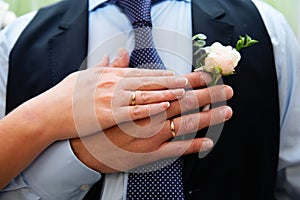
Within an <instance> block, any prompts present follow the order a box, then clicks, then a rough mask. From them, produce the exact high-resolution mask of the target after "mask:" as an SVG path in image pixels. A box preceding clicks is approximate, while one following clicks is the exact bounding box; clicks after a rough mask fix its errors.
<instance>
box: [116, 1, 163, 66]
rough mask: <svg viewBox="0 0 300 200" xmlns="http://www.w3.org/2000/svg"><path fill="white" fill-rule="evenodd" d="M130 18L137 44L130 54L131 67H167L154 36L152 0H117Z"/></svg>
mask: <svg viewBox="0 0 300 200" xmlns="http://www.w3.org/2000/svg"><path fill="white" fill-rule="evenodd" d="M115 4H116V5H117V6H118V7H119V8H121V9H122V10H123V11H124V13H125V14H126V15H127V17H128V18H129V20H130V22H131V24H132V27H133V30H134V36H135V37H134V39H135V45H134V50H133V51H132V53H131V56H130V64H129V65H130V67H134V68H144V69H166V68H165V66H164V64H163V62H162V60H161V59H160V57H159V55H158V53H157V51H156V49H155V47H154V41H153V37H152V22H151V0H131V1H130V0H115Z"/></svg>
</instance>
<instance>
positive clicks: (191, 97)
mask: <svg viewBox="0 0 300 200" xmlns="http://www.w3.org/2000/svg"><path fill="white" fill-rule="evenodd" d="M232 96H233V90H232V88H231V87H230V86H227V85H217V86H213V87H208V88H203V89H198V90H190V91H187V92H186V94H185V95H184V97H183V98H181V99H180V100H178V101H172V102H171V107H170V109H168V111H167V116H168V118H170V117H174V116H176V115H178V114H180V113H184V112H187V111H191V110H194V109H197V108H199V107H202V106H205V105H207V104H211V103H216V102H221V101H226V100H228V99H230V98H232Z"/></svg>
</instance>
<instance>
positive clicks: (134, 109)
mask: <svg viewBox="0 0 300 200" xmlns="http://www.w3.org/2000/svg"><path fill="white" fill-rule="evenodd" d="M169 107H170V103H169V102H161V103H153V104H147V105H136V106H125V107H121V108H120V111H121V112H118V113H119V114H118V116H116V121H117V123H120V122H125V121H134V120H137V119H143V118H146V117H150V116H152V115H156V114H158V113H161V112H164V111H166V110H167V109H168V108H169Z"/></svg>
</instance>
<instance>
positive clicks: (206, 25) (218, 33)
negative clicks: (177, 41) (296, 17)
mask: <svg viewBox="0 0 300 200" xmlns="http://www.w3.org/2000/svg"><path fill="white" fill-rule="evenodd" d="M225 15H226V12H225V10H224V9H223V7H222V6H221V3H220V2H219V1H218V0H193V1H192V25H193V27H192V28H193V35H195V34H198V33H203V34H205V35H206V36H207V40H206V41H207V45H210V44H212V43H213V42H215V41H219V42H221V43H222V44H224V45H228V44H230V43H231V41H232V40H233V31H234V26H233V25H232V24H230V23H228V22H226V21H224V16H225ZM195 59H196V58H195V57H194V58H193V63H195ZM193 69H194V67H193ZM196 159H199V158H198V155H189V156H186V157H184V167H183V182H184V186H185V187H186V186H187V184H186V183H188V181H189V178H190V176H191V172H192V170H193V167H194V164H195V161H196Z"/></svg>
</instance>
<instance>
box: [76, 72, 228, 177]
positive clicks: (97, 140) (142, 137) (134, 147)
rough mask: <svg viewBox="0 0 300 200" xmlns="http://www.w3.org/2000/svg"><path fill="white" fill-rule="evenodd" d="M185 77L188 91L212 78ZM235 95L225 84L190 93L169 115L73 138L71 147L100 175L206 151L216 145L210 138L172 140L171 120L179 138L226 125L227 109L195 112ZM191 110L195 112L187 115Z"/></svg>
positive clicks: (200, 75)
mask: <svg viewBox="0 0 300 200" xmlns="http://www.w3.org/2000/svg"><path fill="white" fill-rule="evenodd" d="M185 77H186V78H188V80H189V83H190V85H189V86H188V87H187V88H186V89H190V88H201V87H203V86H205V85H206V82H207V80H209V79H210V76H209V75H208V74H206V73H198V72H197V73H191V74H188V75H186V76H185ZM232 95H233V91H232V89H231V88H230V87H229V86H225V85H219V86H214V87H210V88H204V89H198V90H188V91H187V92H186V94H185V95H184V97H183V98H182V99H180V100H174V101H172V102H171V106H170V108H169V109H168V110H167V111H166V113H161V114H158V115H155V116H152V117H151V118H145V119H140V120H135V121H132V122H125V123H122V124H119V125H117V126H114V127H112V128H109V129H106V130H104V131H102V132H100V133H97V134H94V135H91V136H88V137H85V138H81V139H73V140H71V145H72V148H73V150H74V152H75V154H76V155H77V156H78V158H79V159H80V160H81V161H82V162H83V163H84V164H86V165H87V166H89V167H91V168H92V169H94V170H96V171H99V172H101V173H113V172H117V171H127V170H130V169H133V168H135V167H137V166H140V165H144V164H147V163H150V162H153V161H157V160H160V159H164V158H169V157H179V156H181V155H186V154H191V153H197V152H199V151H204V150H207V149H209V148H211V147H212V145H213V143H212V141H211V140H210V139H208V138H195V139H190V140H185V141H172V138H173V135H172V133H171V126H170V124H171V120H173V122H174V124H175V132H176V133H177V136H180V135H186V134H189V133H193V132H195V131H197V130H200V129H202V128H204V127H208V126H210V125H213V124H217V123H221V122H224V121H226V120H228V119H229V118H230V117H231V116H232V110H231V108H230V107H228V106H221V107H217V108H214V109H211V110H207V111H204V112H199V110H198V111H196V112H195V110H196V109H199V107H202V106H205V105H207V104H210V103H214V102H219V101H225V100H227V99H230V98H231V97H232ZM188 111H194V112H193V114H184V113H187V112H188ZM180 114H181V116H179V117H178V115H180Z"/></svg>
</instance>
